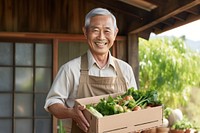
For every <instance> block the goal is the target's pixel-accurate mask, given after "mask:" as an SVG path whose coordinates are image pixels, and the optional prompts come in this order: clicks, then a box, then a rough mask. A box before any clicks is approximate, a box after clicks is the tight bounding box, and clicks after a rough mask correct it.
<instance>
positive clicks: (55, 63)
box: [53, 39, 58, 133]
mask: <svg viewBox="0 0 200 133" xmlns="http://www.w3.org/2000/svg"><path fill="white" fill-rule="evenodd" d="M57 72H58V40H57V39H53V79H54V78H55V77H56V74H57ZM57 125H58V119H57V118H56V117H55V116H53V133H57Z"/></svg>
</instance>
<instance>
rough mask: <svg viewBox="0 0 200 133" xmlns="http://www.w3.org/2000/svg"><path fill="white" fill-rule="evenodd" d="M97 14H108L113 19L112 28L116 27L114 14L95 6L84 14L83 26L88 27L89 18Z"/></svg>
mask: <svg viewBox="0 0 200 133" xmlns="http://www.w3.org/2000/svg"><path fill="white" fill-rule="evenodd" d="M97 15H109V16H111V18H112V19H113V23H114V28H115V29H117V22H116V18H115V16H114V15H113V14H112V13H111V12H110V11H108V10H107V9H104V8H95V9H92V10H91V11H90V12H89V13H88V14H87V15H86V16H85V28H88V27H89V25H90V19H91V18H92V17H94V16H97Z"/></svg>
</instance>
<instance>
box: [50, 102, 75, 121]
mask: <svg viewBox="0 0 200 133" xmlns="http://www.w3.org/2000/svg"><path fill="white" fill-rule="evenodd" d="M48 109H49V112H50V113H51V114H52V115H54V116H55V117H56V118H58V119H66V118H72V116H73V108H68V107H66V106H65V105H63V104H60V103H56V104H53V105H51V106H49V107H48Z"/></svg>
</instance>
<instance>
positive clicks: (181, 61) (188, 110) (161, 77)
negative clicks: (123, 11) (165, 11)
mask: <svg viewBox="0 0 200 133" xmlns="http://www.w3.org/2000/svg"><path fill="white" fill-rule="evenodd" d="M139 59H140V60H139V61H140V73H139V74H140V76H139V77H140V79H139V81H140V88H141V89H156V90H158V92H159V95H160V98H161V100H162V101H163V103H164V105H165V107H170V108H173V109H176V108H178V109H181V111H182V112H183V115H184V117H187V119H188V120H189V121H191V122H192V123H195V125H196V126H200V119H199V118H200V102H199V101H200V78H199V76H200V69H199V67H200V52H199V51H198V50H192V49H191V48H190V47H188V46H187V43H186V38H185V36H182V37H159V38H151V39H149V40H148V41H147V40H144V39H140V40H139Z"/></svg>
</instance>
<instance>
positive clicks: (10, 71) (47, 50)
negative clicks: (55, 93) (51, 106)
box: [0, 42, 53, 133]
mask: <svg viewBox="0 0 200 133" xmlns="http://www.w3.org/2000/svg"><path fill="white" fill-rule="evenodd" d="M52 49H53V48H52V44H50V43H32V42H30V43H29V42H28V43H24V42H23V43H22V42H0V81H1V82H0V108H1V111H0V133H51V132H52V118H51V115H50V114H49V113H47V112H46V111H45V110H44V108H43V106H44V102H45V98H46V95H47V93H48V91H49V88H50V86H51V83H52Z"/></svg>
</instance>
